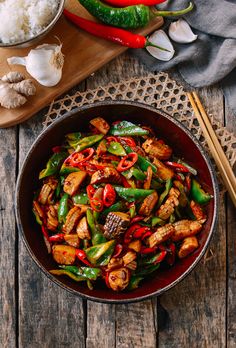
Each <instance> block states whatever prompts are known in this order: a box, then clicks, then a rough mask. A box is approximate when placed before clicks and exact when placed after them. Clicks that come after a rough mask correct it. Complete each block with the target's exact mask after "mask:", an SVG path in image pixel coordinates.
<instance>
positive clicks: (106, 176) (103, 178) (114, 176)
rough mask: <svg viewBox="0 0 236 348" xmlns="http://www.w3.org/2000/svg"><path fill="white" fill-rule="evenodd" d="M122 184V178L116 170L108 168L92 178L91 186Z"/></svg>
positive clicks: (98, 171)
mask: <svg viewBox="0 0 236 348" xmlns="http://www.w3.org/2000/svg"><path fill="white" fill-rule="evenodd" d="M102 182H104V183H114V184H120V183H121V176H120V174H119V173H118V172H117V170H116V169H115V168H112V167H106V168H104V169H103V170H97V171H96V172H95V173H94V174H93V175H92V177H91V184H92V185H93V184H100V183H102Z"/></svg>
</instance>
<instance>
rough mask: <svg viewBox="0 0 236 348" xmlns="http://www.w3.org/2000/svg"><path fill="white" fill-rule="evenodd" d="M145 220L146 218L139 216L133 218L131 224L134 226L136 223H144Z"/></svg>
mask: <svg viewBox="0 0 236 348" xmlns="http://www.w3.org/2000/svg"><path fill="white" fill-rule="evenodd" d="M143 219H144V216H139V215H137V216H135V217H133V219H131V221H130V224H131V225H132V224H134V223H136V222H139V221H142V220H143Z"/></svg>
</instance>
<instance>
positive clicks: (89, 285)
mask: <svg viewBox="0 0 236 348" xmlns="http://www.w3.org/2000/svg"><path fill="white" fill-rule="evenodd" d="M87 287H88V289H89V290H93V283H92V282H91V280H89V279H87Z"/></svg>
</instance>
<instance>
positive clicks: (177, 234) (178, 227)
mask: <svg viewBox="0 0 236 348" xmlns="http://www.w3.org/2000/svg"><path fill="white" fill-rule="evenodd" d="M173 227H174V234H173V236H172V240H173V241H175V242H176V241H178V240H182V239H184V238H186V237H191V236H194V235H195V234H197V233H198V232H200V231H201V229H202V224H200V222H199V221H192V220H180V221H177V222H175V223H174V224H173Z"/></svg>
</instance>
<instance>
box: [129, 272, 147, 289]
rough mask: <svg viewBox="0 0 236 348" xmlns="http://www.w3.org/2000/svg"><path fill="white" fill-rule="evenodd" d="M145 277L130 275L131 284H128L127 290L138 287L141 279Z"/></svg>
mask: <svg viewBox="0 0 236 348" xmlns="http://www.w3.org/2000/svg"><path fill="white" fill-rule="evenodd" d="M143 279H144V277H139V276H135V275H132V276H131V277H130V281H129V285H128V286H127V290H134V289H137V288H138V286H139V283H140V282H141V280H143Z"/></svg>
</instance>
